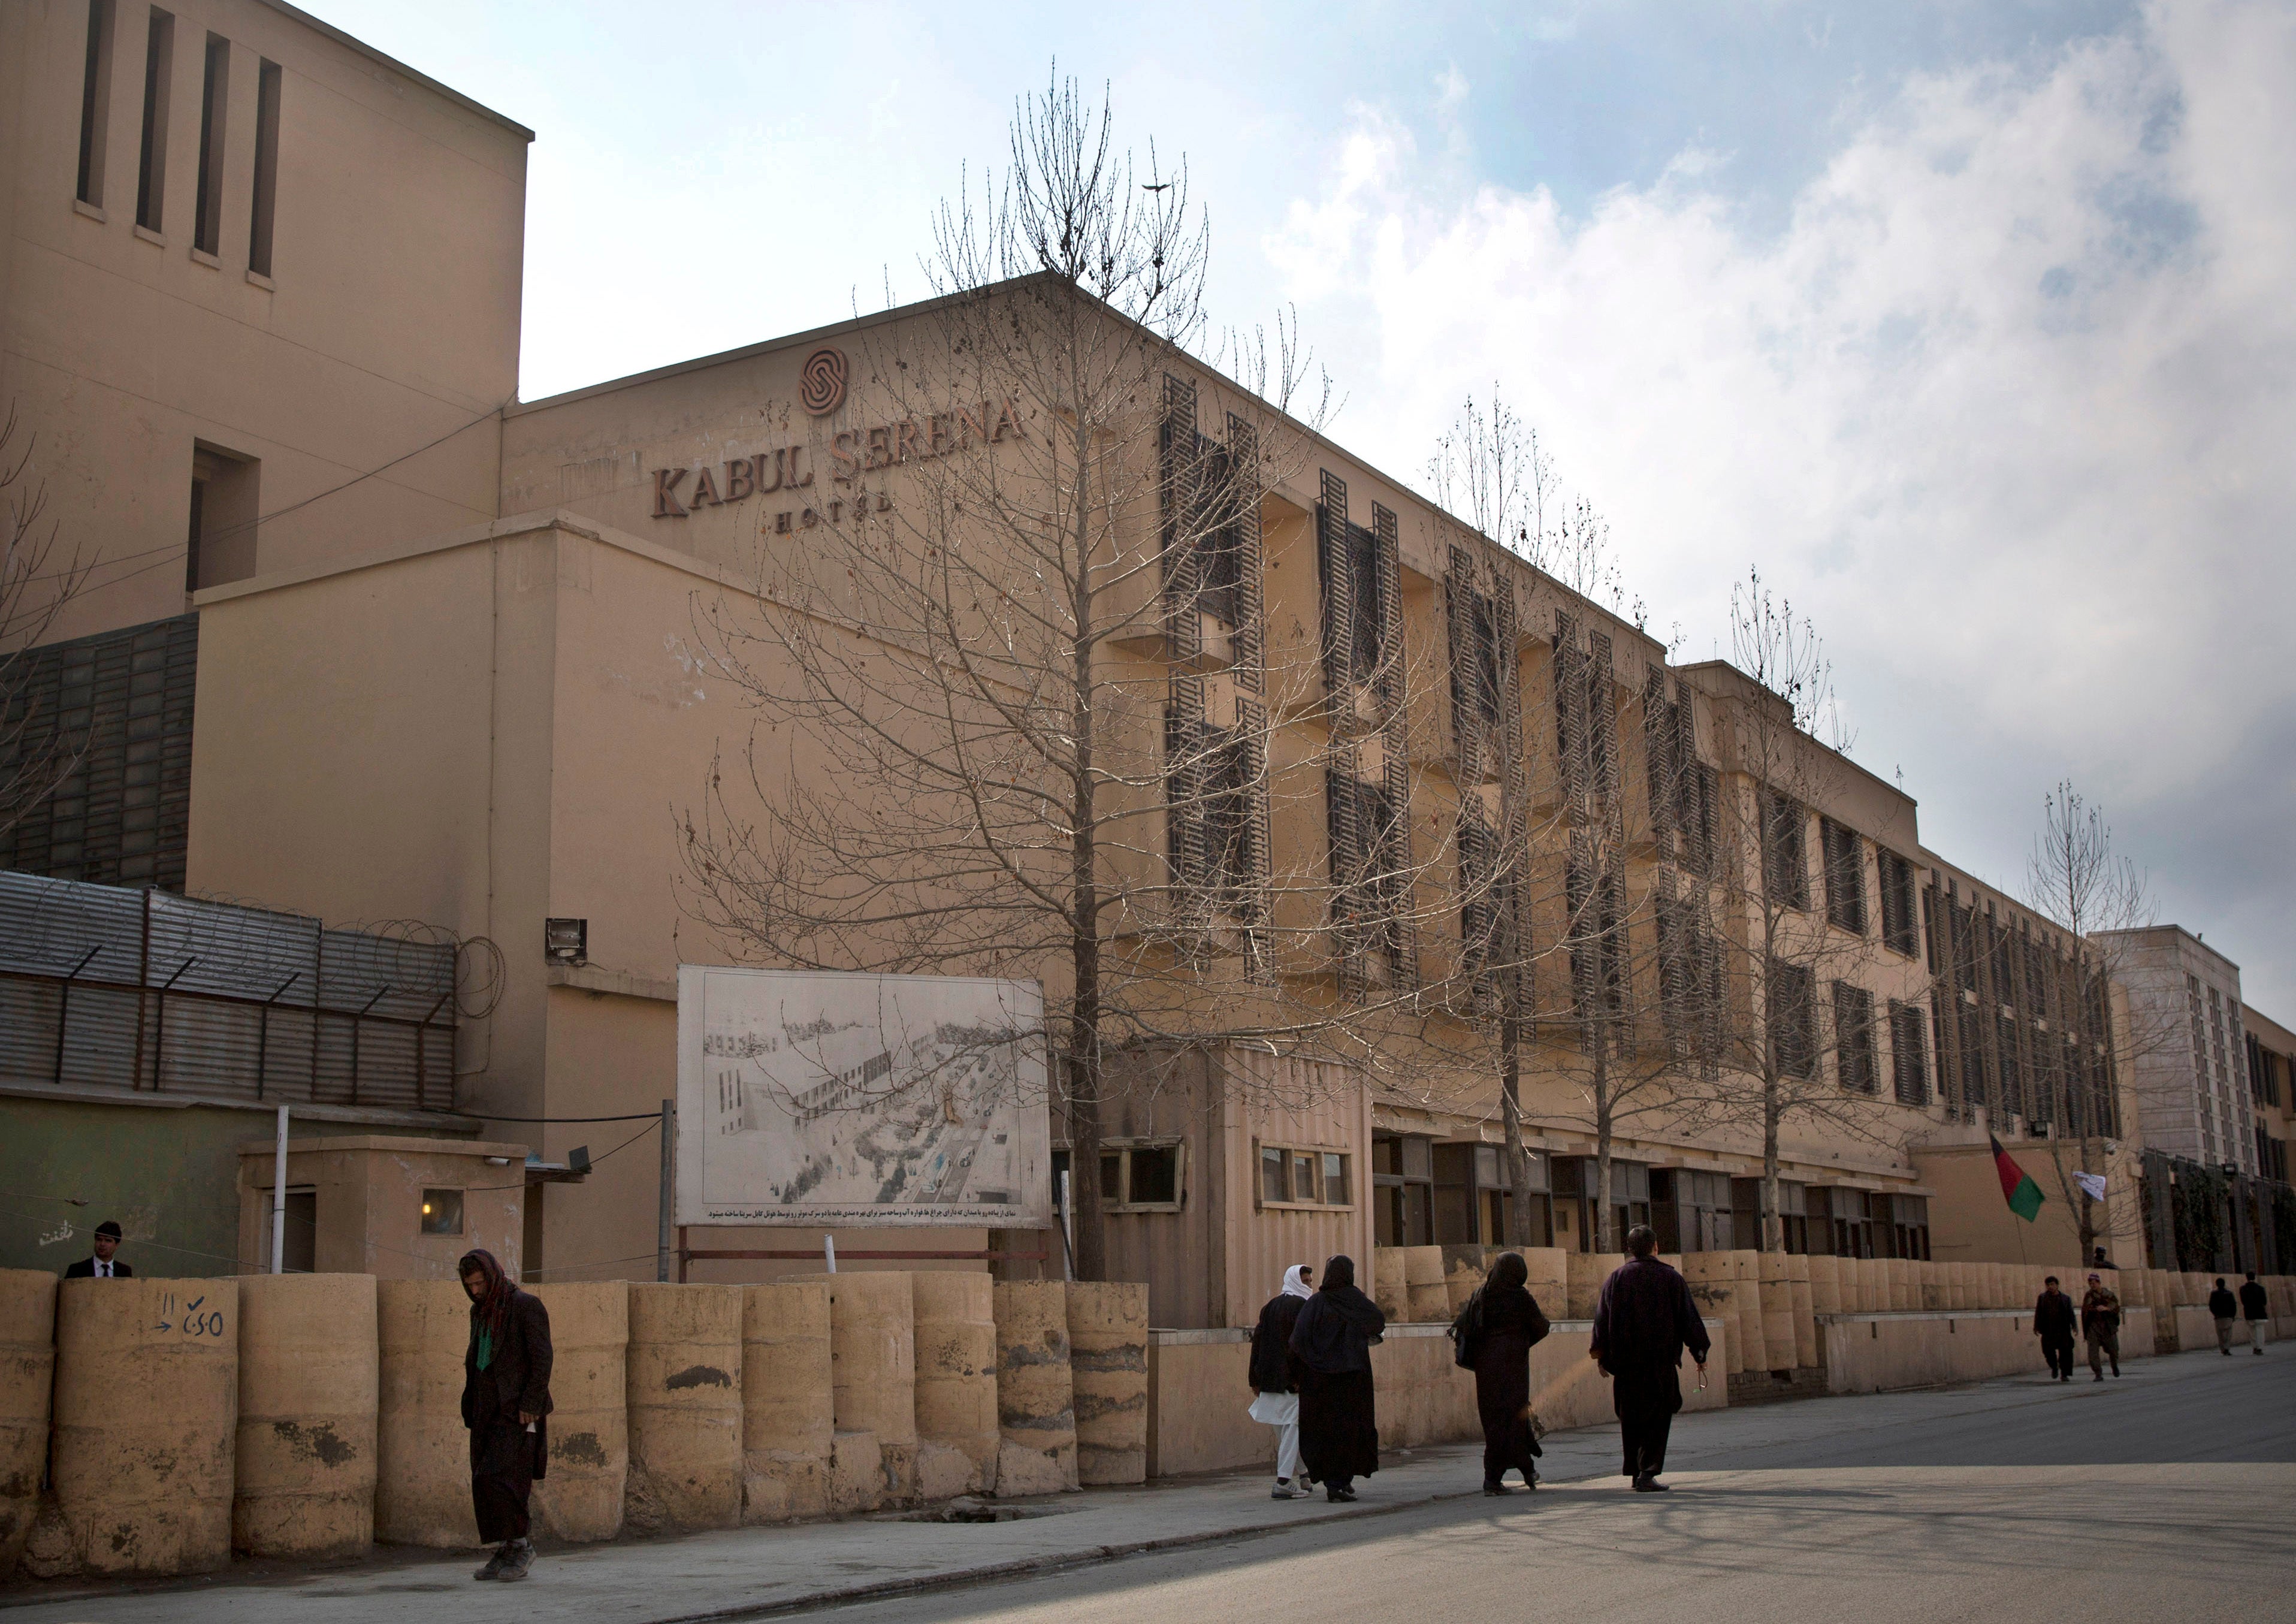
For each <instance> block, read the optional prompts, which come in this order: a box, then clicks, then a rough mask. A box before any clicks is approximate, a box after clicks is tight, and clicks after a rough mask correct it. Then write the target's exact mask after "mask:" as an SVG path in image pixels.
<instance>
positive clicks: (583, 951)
mask: <svg viewBox="0 0 2296 1624" xmlns="http://www.w3.org/2000/svg"><path fill="white" fill-rule="evenodd" d="M542 953H543V956H544V957H545V958H547V959H548V960H549V961H550V962H551V963H552V964H588V963H589V962H590V922H589V921H588V920H586V919H545V920H544V921H543V922H542Z"/></svg>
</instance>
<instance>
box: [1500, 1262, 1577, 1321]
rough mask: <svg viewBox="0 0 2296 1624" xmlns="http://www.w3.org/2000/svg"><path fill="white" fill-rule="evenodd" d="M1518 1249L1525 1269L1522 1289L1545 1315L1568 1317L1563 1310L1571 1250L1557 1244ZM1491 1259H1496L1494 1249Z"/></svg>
mask: <svg viewBox="0 0 2296 1624" xmlns="http://www.w3.org/2000/svg"><path fill="white" fill-rule="evenodd" d="M1510 1250H1514V1249H1510ZM1520 1251H1521V1255H1522V1266H1523V1267H1524V1269H1525V1270H1527V1271H1528V1278H1526V1279H1525V1280H1524V1282H1523V1289H1524V1290H1525V1291H1528V1292H1529V1293H1530V1294H1531V1296H1532V1298H1533V1299H1534V1300H1537V1302H1538V1307H1539V1311H1540V1312H1541V1313H1543V1314H1545V1315H1546V1316H1547V1318H1549V1319H1564V1318H1568V1317H1569V1316H1567V1315H1565V1314H1564V1313H1563V1310H1564V1309H1565V1308H1569V1307H1570V1253H1569V1252H1567V1251H1563V1250H1562V1248H1561V1247H1560V1246H1525V1247H1522V1248H1521V1249H1520ZM1491 1260H1492V1261H1493V1262H1495V1263H1496V1262H1497V1260H1498V1254H1497V1253H1494V1254H1493V1255H1492V1259H1491Z"/></svg>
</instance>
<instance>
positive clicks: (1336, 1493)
mask: <svg viewBox="0 0 2296 1624" xmlns="http://www.w3.org/2000/svg"><path fill="white" fill-rule="evenodd" d="M1355 1497H1356V1491H1355V1490H1354V1489H1334V1488H1333V1487H1332V1486H1331V1485H1330V1484H1328V1483H1326V1484H1324V1499H1326V1500H1328V1501H1330V1502H1331V1503H1332V1504H1333V1505H1341V1504H1342V1503H1343V1502H1346V1501H1349V1500H1352V1499H1354V1498H1355Z"/></svg>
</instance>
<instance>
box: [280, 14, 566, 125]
mask: <svg viewBox="0 0 2296 1624" xmlns="http://www.w3.org/2000/svg"><path fill="white" fill-rule="evenodd" d="M263 4H266V5H267V6H269V7H270V8H271V9H272V10H273V11H275V12H278V13H279V14H280V15H281V16H283V17H291V18H293V19H294V20H295V21H297V22H299V23H301V24H302V25H303V26H304V27H305V28H307V29H310V30H311V31H312V32H313V33H315V34H324V35H325V36H326V37H328V38H329V39H332V40H333V41H334V42H335V43H336V44H337V45H341V46H343V47H344V48H345V49H347V50H351V51H356V52H357V53H359V54H360V55H361V56H364V57H365V58H366V59H367V60H368V61H369V62H380V63H381V64H382V65H383V66H384V67H386V68H388V69H389V70H391V71H392V72H393V73H402V74H405V75H406V77H407V78H410V79H413V80H414V82H415V83H416V84H418V85H420V86H422V87H423V88H424V89H425V90H428V91H430V92H432V93H434V94H438V95H442V96H444V97H446V98H447V100H448V101H449V102H452V103H455V105H456V106H457V107H463V108H467V109H469V110H470V111H471V112H474V113H476V114H478V115H479V116H480V118H482V119H491V120H493V121H494V122H495V123H496V124H499V125H501V126H502V127H504V129H506V130H514V131H516V132H517V133H518V134H519V135H522V136H524V137H525V138H526V139H527V140H529V141H531V140H533V139H534V132H533V131H532V130H530V129H529V128H527V127H526V126H524V125H523V124H521V123H520V122H519V121H518V120H517V119H511V118H506V117H504V115H503V114H501V113H498V112H496V111H495V110H494V109H493V108H491V107H488V105H487V104H486V103H483V102H474V101H472V100H471V98H470V97H468V96H466V95H464V94H463V93H462V92H461V91H459V90H456V89H455V88H454V86H451V85H441V84H440V83H439V81H438V80H437V79H434V78H431V77H430V75H429V74H427V73H421V72H417V71H416V70H414V69H413V68H410V67H408V66H407V65H406V63H405V62H400V61H399V60H398V58H397V57H395V56H387V55H385V54H384V53H382V52H381V51H378V50H376V49H375V48H374V47H373V45H369V44H367V43H366V41H365V40H363V39H359V38H356V37H353V36H351V35H348V34H346V33H344V32H343V31H342V30H341V29H339V28H337V27H335V26H334V25H333V24H332V23H329V22H323V21H320V20H319V19H318V18H316V17H314V16H312V15H311V13H310V12H307V11H304V10H302V9H301V8H300V7H298V6H292V5H290V4H287V0H263Z"/></svg>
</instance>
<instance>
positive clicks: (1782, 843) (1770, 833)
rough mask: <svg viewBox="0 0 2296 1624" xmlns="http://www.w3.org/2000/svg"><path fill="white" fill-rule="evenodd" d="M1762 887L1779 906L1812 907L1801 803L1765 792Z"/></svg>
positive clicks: (1770, 899) (1772, 901) (1763, 802)
mask: <svg viewBox="0 0 2296 1624" xmlns="http://www.w3.org/2000/svg"><path fill="white" fill-rule="evenodd" d="M1761 795H1762V886H1763V889H1764V890H1766V891H1767V893H1768V896H1767V901H1768V902H1769V903H1770V904H1771V905H1773V906H1777V907H1787V908H1808V906H1809V858H1808V856H1807V855H1806V854H1805V853H1804V851H1803V849H1802V809H1801V803H1800V802H1799V801H1797V800H1792V798H1791V797H1788V796H1784V795H1779V794H1775V793H1773V792H1772V791H1768V790H1764V791H1762V792H1761Z"/></svg>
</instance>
